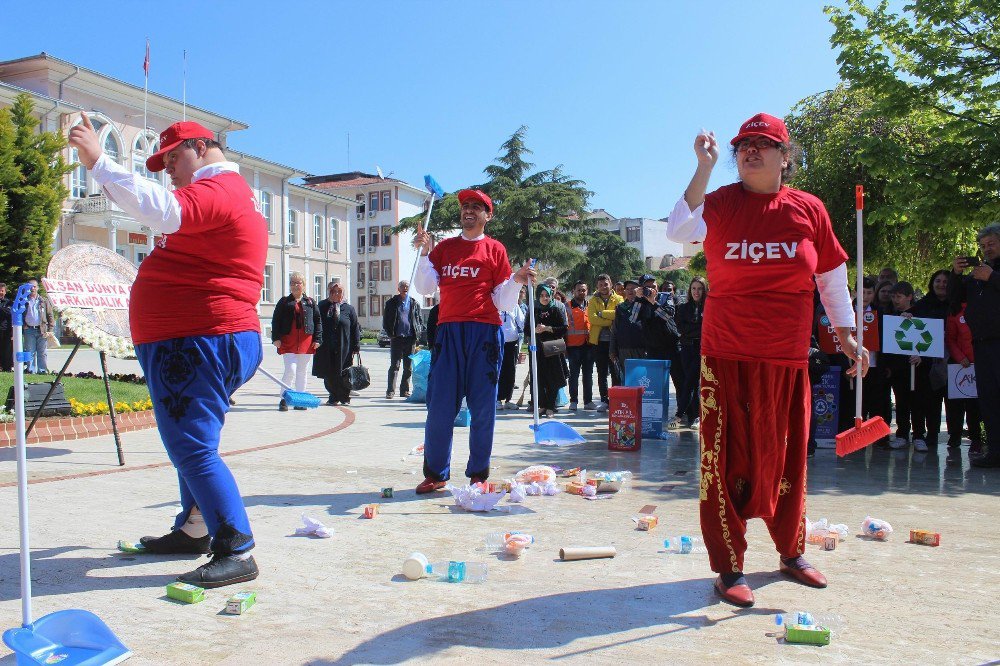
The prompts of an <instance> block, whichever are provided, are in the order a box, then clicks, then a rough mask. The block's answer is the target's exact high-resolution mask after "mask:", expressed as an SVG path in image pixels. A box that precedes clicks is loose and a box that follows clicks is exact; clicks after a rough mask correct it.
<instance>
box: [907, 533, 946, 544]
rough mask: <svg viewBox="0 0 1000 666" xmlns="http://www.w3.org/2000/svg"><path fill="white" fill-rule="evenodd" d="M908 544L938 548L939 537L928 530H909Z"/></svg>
mask: <svg viewBox="0 0 1000 666" xmlns="http://www.w3.org/2000/svg"><path fill="white" fill-rule="evenodd" d="M910 543H919V544H921V545H924V546H940V545H941V535H940V534H939V533H938V532H931V531H930V530H910Z"/></svg>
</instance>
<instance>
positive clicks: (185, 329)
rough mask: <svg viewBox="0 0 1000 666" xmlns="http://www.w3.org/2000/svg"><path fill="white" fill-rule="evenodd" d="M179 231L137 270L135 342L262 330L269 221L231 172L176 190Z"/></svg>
mask: <svg viewBox="0 0 1000 666" xmlns="http://www.w3.org/2000/svg"><path fill="white" fill-rule="evenodd" d="M173 194H174V196H175V197H177V200H178V201H179V202H180V204H181V228H180V229H178V230H177V231H176V232H175V233H172V234H169V235H165V236H164V237H163V239H162V240H160V241H159V242H158V243H157V246H156V248H154V249H153V252H152V253H151V254H150V255H149V256H148V257H146V259H144V260H143V262H142V264H140V265H139V274H138V275H137V276H136V279H135V284H134V285H132V297H131V303H130V305H129V325H130V327H131V329H132V340H133V342H135V343H137V344H138V343H144V342H157V341H160V340H169V339H171V338H183V337H187V336H191V335H220V334H223V333H238V332H241V331H258V332H259V331H260V320H259V319H258V318H257V311H256V306H257V301H258V300H259V299H260V290H261V287H262V285H263V281H264V260H265V258H266V256H267V223H266V222H265V221H264V218H263V217H262V216H261V214H260V213H259V212H258V211H257V206H256V202H255V200H254V197H253V192H252V191H251V189H250V187H249V186H248V185H247V183H246V181H245V180H243V177H242V176H241V175H240V174H238V173H236V172H232V171H226V172H223V173H220V174H218V175H216V176H212V177H211V178H202V179H201V180H198V181H195V182H193V183H191V184H190V185H188V186H186V187H182V188H180V189H179V190H177V191H175V192H174V193H173Z"/></svg>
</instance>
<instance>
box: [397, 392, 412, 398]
mask: <svg viewBox="0 0 1000 666" xmlns="http://www.w3.org/2000/svg"><path fill="white" fill-rule="evenodd" d="M399 397H400V398H409V397H410V392H409V391H400V392H399Z"/></svg>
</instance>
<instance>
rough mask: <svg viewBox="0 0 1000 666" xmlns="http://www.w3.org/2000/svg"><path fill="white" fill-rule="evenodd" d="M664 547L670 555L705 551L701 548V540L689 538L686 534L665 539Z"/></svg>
mask: <svg viewBox="0 0 1000 666" xmlns="http://www.w3.org/2000/svg"><path fill="white" fill-rule="evenodd" d="M663 547H664V548H666V549H667V552H668V553H676V554H679V555H689V554H691V553H700V552H703V551H704V550H705V549H704V548H703V547H702V546H701V539H699V538H698V537H692V536H687V535H686V534H681V535H678V536H672V537H670V538H669V539H664V541H663Z"/></svg>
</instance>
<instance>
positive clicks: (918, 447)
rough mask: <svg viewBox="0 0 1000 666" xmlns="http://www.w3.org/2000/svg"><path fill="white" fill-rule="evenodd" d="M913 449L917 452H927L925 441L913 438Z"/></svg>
mask: <svg viewBox="0 0 1000 666" xmlns="http://www.w3.org/2000/svg"><path fill="white" fill-rule="evenodd" d="M913 450H914V451H916V452H918V453H926V452H927V442H925V441H924V440H922V439H915V440H913Z"/></svg>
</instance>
